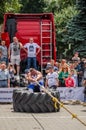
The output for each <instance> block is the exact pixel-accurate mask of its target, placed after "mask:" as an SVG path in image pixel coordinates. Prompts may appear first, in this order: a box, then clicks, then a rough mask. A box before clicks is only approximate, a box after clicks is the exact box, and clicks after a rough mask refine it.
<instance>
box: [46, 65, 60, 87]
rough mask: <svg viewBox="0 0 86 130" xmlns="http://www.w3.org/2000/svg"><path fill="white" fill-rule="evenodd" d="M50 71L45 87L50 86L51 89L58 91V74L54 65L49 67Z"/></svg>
mask: <svg viewBox="0 0 86 130" xmlns="http://www.w3.org/2000/svg"><path fill="white" fill-rule="evenodd" d="M48 69H49V73H48V74H47V75H46V83H45V87H47V86H48V87H49V88H53V89H56V88H57V87H58V84H59V83H58V82H59V80H58V74H57V72H54V70H53V66H52V65H50V66H48Z"/></svg>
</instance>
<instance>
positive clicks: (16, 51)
mask: <svg viewBox="0 0 86 130" xmlns="http://www.w3.org/2000/svg"><path fill="white" fill-rule="evenodd" d="M21 48H23V46H22V44H21V43H20V42H19V41H18V39H17V37H13V42H12V43H11V44H10V46H9V50H8V56H9V59H10V60H11V63H12V64H13V65H16V67H17V75H18V77H19V73H20V49H21ZM23 49H24V48H23ZM24 50H25V49H24ZM25 51H26V50H25ZM26 52H27V51H26Z"/></svg>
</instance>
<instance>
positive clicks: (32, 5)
mask: <svg viewBox="0 0 86 130" xmlns="http://www.w3.org/2000/svg"><path fill="white" fill-rule="evenodd" d="M21 3H22V5H23V6H22V8H21V12H22V13H42V12H43V11H44V7H45V6H46V3H45V2H44V0H24V1H23V0H21Z"/></svg>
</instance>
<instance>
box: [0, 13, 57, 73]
mask: <svg viewBox="0 0 86 130" xmlns="http://www.w3.org/2000/svg"><path fill="white" fill-rule="evenodd" d="M14 36H16V37H17V38H18V39H19V41H20V42H21V43H22V44H23V45H25V43H27V42H29V38H30V37H33V39H34V42H36V43H38V45H39V46H40V47H41V52H40V53H39V54H38V56H37V63H38V66H39V68H40V70H41V71H44V70H45V66H46V64H47V62H49V61H50V59H54V60H56V34H55V25H54V16H53V14H52V13H40V14H14V13H6V14H5V15H4V23H3V32H2V33H1V38H2V40H5V41H6V45H7V47H9V44H11V43H12V38H13V37H14ZM26 58H27V54H25V52H24V51H23V50H21V61H23V60H25V59H26Z"/></svg>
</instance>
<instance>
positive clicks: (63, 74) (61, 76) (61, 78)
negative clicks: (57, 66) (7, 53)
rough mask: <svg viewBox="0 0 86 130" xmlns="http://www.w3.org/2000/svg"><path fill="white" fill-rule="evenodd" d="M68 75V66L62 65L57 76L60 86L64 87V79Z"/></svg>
mask: <svg viewBox="0 0 86 130" xmlns="http://www.w3.org/2000/svg"><path fill="white" fill-rule="evenodd" d="M68 75H69V71H68V67H63V68H62V70H60V72H59V77H58V79H59V85H60V87H65V79H66V78H67V77H68Z"/></svg>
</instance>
